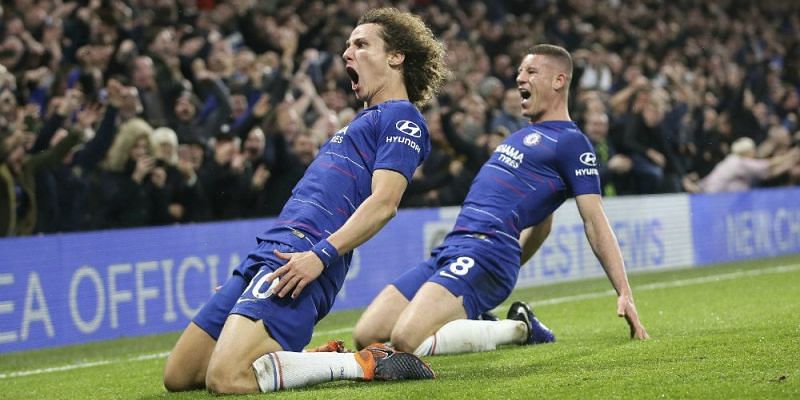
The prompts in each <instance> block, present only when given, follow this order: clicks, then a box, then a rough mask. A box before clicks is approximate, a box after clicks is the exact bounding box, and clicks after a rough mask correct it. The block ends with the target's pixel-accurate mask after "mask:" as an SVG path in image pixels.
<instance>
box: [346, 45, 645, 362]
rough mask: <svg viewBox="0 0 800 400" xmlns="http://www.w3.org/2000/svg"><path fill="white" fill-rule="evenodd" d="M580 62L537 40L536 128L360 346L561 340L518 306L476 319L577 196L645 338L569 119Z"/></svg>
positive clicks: (485, 178) (388, 300)
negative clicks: (575, 65)
mask: <svg viewBox="0 0 800 400" xmlns="http://www.w3.org/2000/svg"><path fill="white" fill-rule="evenodd" d="M571 78H572V58H571V56H570V54H569V52H567V51H566V50H565V49H563V48H561V47H558V46H553V45H537V46H535V47H533V48H532V49H531V50H530V51H529V53H528V54H527V55H526V56H525V58H524V59H523V60H522V63H521V65H520V67H519V73H518V75H517V86H518V89H519V92H520V94H521V95H522V109H523V114H524V115H525V116H526V117H528V118H529V119H530V121H531V124H530V125H528V126H526V127H524V128H522V129H520V130H519V131H517V132H515V133H514V134H512V135H511V136H509V137H508V138H507V139H506V140H505V141H504V142H503V143H502V144H500V145H499V146H498V147H497V149H496V150H495V152H494V154H493V155H492V157H491V158H490V159H489V160H488V161H487V162H486V164H484V166H483V167H482V168H481V170H480V172H479V173H478V175H477V177H476V178H475V179H474V181H473V183H472V187H471V188H470V191H469V194H468V195H467V198H466V200H465V201H464V204H463V206H462V208H461V212H460V214H459V215H458V218H457V219H456V223H455V228H454V229H453V231H451V232H450V233H449V234H448V235H447V237H446V238H445V240H444V243H443V244H442V245H441V246H440V247H438V248H436V249H434V251H433V252H432V254H431V258H430V259H429V260H427V261H425V262H423V263H422V264H420V265H419V266H417V267H416V268H414V269H412V270H410V271H408V272H407V273H405V274H404V275H402V276H401V277H400V278H398V279H397V280H395V281H394V282H393V283H392V284H391V285H389V286H387V287H386V288H385V289H384V290H383V291H382V292H381V293H380V294H379V295H378V297H376V298H375V300H373V302H372V304H370V306H369V307H368V308H367V310H366V311H365V312H364V314H363V315H362V316H361V319H360V320H359V321H358V323H357V324H356V328H355V331H354V334H353V336H354V339H355V341H356V346H357V347H359V348H361V347H363V346H365V345H366V344H368V343H372V342H376V341H386V340H390V341H391V343H392V344H393V345H394V347H395V348H396V349H398V350H401V351H407V352H414V353H415V354H417V355H433V354H452V353H460V352H469V351H484V350H492V349H494V348H496V346H497V345H502V344H534V343H545V342H552V341H554V340H555V337H554V336H553V334H552V332H551V331H550V330H549V329H548V328H547V327H546V326H544V325H543V324H541V323H540V322H539V321H538V320H537V319H536V317H535V316H534V314H533V312H532V311H531V310H530V308H529V307H528V306H527V305H526V304H525V303H522V302H516V303H514V304H513V305H512V307H511V309H510V310H509V314H508V319H506V320H502V321H480V320H476V319H478V318H479V316H481V314H484V313H486V312H487V311H489V310H491V309H493V308H494V307H496V306H497V305H499V304H500V303H502V302H503V301H504V300H505V299H506V298H507V297H508V296H509V294H510V293H511V291H512V289H513V288H514V285H515V284H516V281H517V277H518V275H519V268H520V265H522V264H523V263H524V262H525V261H526V260H527V259H528V258H530V256H531V255H532V254H533V253H534V252H535V251H536V250H537V249H538V248H539V246H540V245H541V243H542V242H543V241H544V239H545V238H546V237H547V235H548V233H549V231H550V226H551V223H552V213H553V212H554V211H555V210H556V209H557V208H558V207H559V206H560V205H561V204H562V203H563V202H564V201H565V200H566V199H567V198H568V197H571V196H574V197H575V200H576V203H577V206H578V210H579V212H580V215H581V217H582V219H583V223H584V229H585V233H586V237H587V239H588V240H589V243H590V245H591V247H592V250H593V251H594V253H595V255H596V256H597V258H598V260H599V261H600V263H601V264H602V265H603V268H604V270H605V273H606V275H607V276H608V278H609V280H610V281H611V284H612V285H613V287H614V289H615V290H616V292H617V295H618V298H617V314H618V315H619V316H620V317H624V318H625V319H626V321H627V322H628V325H629V327H630V334H631V336H632V337H635V338H638V339H646V338H647V337H648V335H647V331H646V330H645V328H644V326H643V325H642V324H641V323H640V322H639V316H638V314H637V312H636V306H635V305H634V302H633V294H632V293H631V288H630V286H629V284H628V278H627V276H626V273H625V267H624V263H623V259H622V253H621V252H620V248H619V245H618V243H617V240H616V237H615V236H614V233H613V231H612V230H611V227H610V226H609V223H608V220H607V219H606V215H605V212H604V211H603V206H602V203H601V198H600V182H599V178H598V171H597V168H596V158H595V153H594V151H593V149H592V147H591V145H590V144H589V141H588V140H587V138H586V137H585V135H584V134H583V133H582V132H581V131H580V129H579V128H578V127H577V125H575V123H574V122H572V121H571V120H570V117H569V111H568V108H567V97H568V91H569V85H570V80H571Z"/></svg>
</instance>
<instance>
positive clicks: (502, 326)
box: [414, 319, 528, 356]
mask: <svg viewBox="0 0 800 400" xmlns="http://www.w3.org/2000/svg"><path fill="white" fill-rule="evenodd" d="M527 333H528V327H527V326H526V325H525V323H524V322H522V321H516V320H511V319H504V320H500V321H476V320H471V319H458V320H455V321H451V322H448V323H447V324H445V325H444V326H443V327H441V328H440V329H439V330H438V331H436V333H434V334H433V336H429V337H428V338H427V339H425V341H424V342H422V344H421V345H420V346H419V347H418V348H417V349H416V350H414V354H416V355H418V356H433V355H437V354H458V353H476V352H480V351H489V350H494V349H496V348H497V346H499V345H503V344H520V343H523V342H525V339H526V337H525V336H526V334H527Z"/></svg>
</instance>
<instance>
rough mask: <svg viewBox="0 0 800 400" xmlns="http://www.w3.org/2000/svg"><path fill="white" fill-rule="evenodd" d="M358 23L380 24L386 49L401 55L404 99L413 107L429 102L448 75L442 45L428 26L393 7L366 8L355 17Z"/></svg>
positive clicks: (411, 15) (414, 16)
mask: <svg viewBox="0 0 800 400" xmlns="http://www.w3.org/2000/svg"><path fill="white" fill-rule="evenodd" d="M362 24H377V25H380V26H381V28H382V35H381V38H382V39H383V41H384V42H385V43H386V51H387V52H388V51H398V52H400V53H403V55H405V60H404V61H403V81H404V83H405V85H406V90H407V91H408V99H409V100H410V101H411V102H412V103H414V105H416V106H417V107H421V106H423V105H425V104H426V103H427V102H428V101H430V100H431V99H432V98H433V97H434V96H435V95H436V93H437V92H438V91H439V89H440V88H441V87H442V85H443V84H444V81H445V79H446V77H447V74H448V71H447V65H446V64H445V61H444V45H443V44H442V43H441V42H439V41H438V40H436V38H435V37H434V35H433V32H432V31H431V30H430V28H428V27H427V26H426V25H425V23H424V22H422V19H420V18H419V17H418V16H416V15H413V14H409V13H406V12H402V11H400V10H398V9H396V8H379V9H375V10H370V11H368V12H367V13H366V14H364V15H363V16H362V17H361V19H359V20H358V25H362Z"/></svg>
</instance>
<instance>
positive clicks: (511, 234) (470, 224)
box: [445, 121, 600, 252]
mask: <svg viewBox="0 0 800 400" xmlns="http://www.w3.org/2000/svg"><path fill="white" fill-rule="evenodd" d="M590 193H592V194H599V193H600V178H599V174H598V170H597V164H596V156H595V153H594V149H593V148H592V145H591V144H590V143H589V140H588V139H587V138H586V136H585V135H584V134H583V133H582V132H581V131H580V129H579V128H578V127H577V126H576V125H575V123H574V122H572V121H545V122H541V123H536V124H531V125H528V126H526V127H524V128H522V129H520V130H519V131H517V132H515V133H514V134H512V135H511V136H509V137H508V138H506V140H505V141H503V143H502V144H500V145H499V146H498V147H497V148H496V149H495V151H494V153H493V154H492V156H491V158H490V159H489V161H487V162H486V163H485V164H484V165H483V167H481V170H480V171H479V172H478V175H477V176H476V177H475V180H474V181H473V182H472V187H471V188H470V191H469V194H467V197H466V199H465V200H464V205H463V207H462V208H461V212H460V214H459V215H458V218H457V220H456V224H455V228H454V229H453V232H451V233H450V235H448V237H447V239H446V240H445V243H447V242H448V241H452V240H458V238H460V237H464V236H465V234H466V235H470V234H473V233H477V234H480V235H481V237H484V236H485V237H486V238H488V239H489V240H491V241H492V243H494V245H493V246H492V248H493V249H496V250H498V251H501V252H502V251H503V250H502V249H508V248H509V247H511V248H513V249H514V250H516V251H517V252H518V251H519V249H520V247H519V236H520V233H521V232H522V230H523V229H525V228H527V227H529V226H533V225H536V224H538V223H539V222H541V221H542V220H544V219H545V218H546V217H547V216H548V215H550V214H551V213H552V212H553V211H555V210H556V209H557V208H558V207H559V206H561V204H562V203H563V202H564V201H565V200H566V199H567V198H568V197H571V196H577V195H581V194H590ZM497 244H500V245H501V246H500V247H498V246H497Z"/></svg>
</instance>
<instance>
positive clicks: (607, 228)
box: [575, 194, 649, 339]
mask: <svg viewBox="0 0 800 400" xmlns="http://www.w3.org/2000/svg"><path fill="white" fill-rule="evenodd" d="M575 201H576V203H577V205H578V211H579V212H580V214H581V218H582V219H583V227H584V230H585V232H586V238H587V239H588V240H589V244H590V245H591V246H592V250H593V251H594V254H595V256H597V259H598V260H600V264H601V265H602V266H603V269H604V270H605V273H606V276H608V279H609V280H610V281H611V284H612V285H613V286H614V290H616V292H617V296H618V298H617V315H618V316H620V317H625V320H626V321H627V322H628V326H629V327H630V329H631V337H632V338H637V339H647V338H649V336H648V335H647V330H645V328H644V326H643V325H642V323H641V322H640V321H639V314H638V313H637V311H636V305H635V304H634V302H633V293H632V292H631V287H630V285H629V284H628V276H627V274H626V273H625V264H624V261H623V259H622V252H621V251H620V249H619V244H618V243H617V238H616V236H615V235H614V231H612V230H611V225H610V224H609V223H608V218H606V213H605V211H603V204H602V201H601V198H600V195H597V194H584V195H579V196H577V197H576V198H575Z"/></svg>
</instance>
